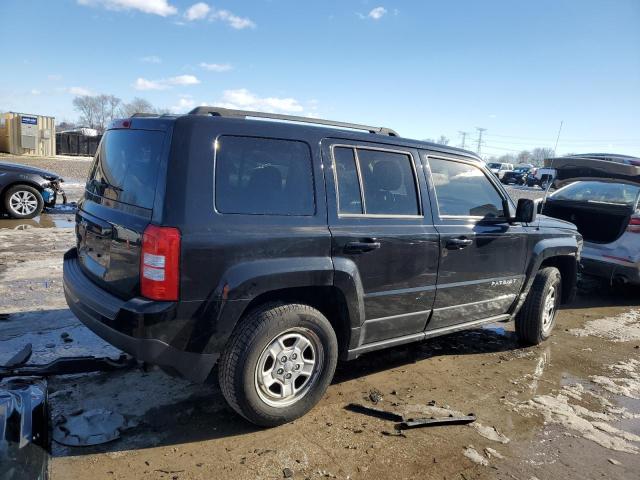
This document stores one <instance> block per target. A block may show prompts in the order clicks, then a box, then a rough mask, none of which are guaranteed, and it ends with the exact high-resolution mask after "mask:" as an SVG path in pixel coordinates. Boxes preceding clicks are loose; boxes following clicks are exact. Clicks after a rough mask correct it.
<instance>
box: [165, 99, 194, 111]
mask: <svg viewBox="0 0 640 480" xmlns="http://www.w3.org/2000/svg"><path fill="white" fill-rule="evenodd" d="M195 105H196V102H194V101H193V98H191V96H189V95H183V96H181V97H180V100H178V104H177V105H174V106H172V107H171V109H170V110H171V111H172V112H173V113H186V112H188V111H189V110H191V109H193V107H194V106H195Z"/></svg>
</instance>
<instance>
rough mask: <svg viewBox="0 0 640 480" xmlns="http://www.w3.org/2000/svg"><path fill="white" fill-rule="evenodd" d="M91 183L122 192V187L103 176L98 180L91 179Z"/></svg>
mask: <svg viewBox="0 0 640 480" xmlns="http://www.w3.org/2000/svg"><path fill="white" fill-rule="evenodd" d="M91 184H92V185H93V186H96V185H99V186H101V187H102V188H103V189H107V188H110V189H111V190H115V191H116V192H122V188H120V187H117V186H116V185H113V184H112V183H109V182H107V181H106V180H105V179H104V178H101V179H100V180H96V179H95V178H94V179H93V180H91Z"/></svg>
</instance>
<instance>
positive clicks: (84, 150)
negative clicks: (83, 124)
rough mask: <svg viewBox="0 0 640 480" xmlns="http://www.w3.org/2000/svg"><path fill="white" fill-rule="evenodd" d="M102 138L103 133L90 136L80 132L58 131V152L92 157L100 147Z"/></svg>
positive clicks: (59, 153)
mask: <svg viewBox="0 0 640 480" xmlns="http://www.w3.org/2000/svg"><path fill="white" fill-rule="evenodd" d="M101 138H102V135H98V136H97V137H88V136H86V135H82V134H78V133H56V153H57V154H58V155H84V156H90V157H92V156H93V155H95V153H96V150H97V149H98V144H99V143H100V139H101Z"/></svg>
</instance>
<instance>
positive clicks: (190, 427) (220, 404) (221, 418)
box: [32, 280, 639, 456]
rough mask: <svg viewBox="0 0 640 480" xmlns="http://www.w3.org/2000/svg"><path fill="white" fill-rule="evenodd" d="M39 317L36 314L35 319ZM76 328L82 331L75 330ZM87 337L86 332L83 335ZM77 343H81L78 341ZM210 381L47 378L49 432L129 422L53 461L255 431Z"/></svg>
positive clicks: (490, 338)
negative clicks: (74, 423)
mask: <svg viewBox="0 0 640 480" xmlns="http://www.w3.org/2000/svg"><path fill="white" fill-rule="evenodd" d="M595 293H597V294H595ZM637 298H639V297H638V296H637V295H636V294H634V293H633V292H631V293H627V292H616V291H613V292H612V291H610V290H608V289H603V288H602V285H601V284H599V283H596V284H593V283H590V282H584V281H583V280H581V285H580V288H579V291H578V298H577V299H576V302H575V303H574V304H572V308H587V307H589V306H591V307H592V306H594V305H598V306H625V305H637V304H638V301H637ZM57 312H58V313H61V311H57ZM42 313H43V312H38V314H39V315H42ZM52 313H54V312H52ZM50 326H51V325H50ZM64 328H67V329H68V328H70V327H69V326H67V327H64ZM78 328H82V329H83V328H84V327H82V325H80V324H79V325H78ZM32 333H34V332H32ZM87 333H90V332H89V331H88V330H87ZM75 336H77V337H80V335H79V334H75ZM43 340H44V339H43ZM521 349H522V347H521V345H520V344H519V343H518V341H517V338H516V335H515V333H514V332H513V328H512V324H503V323H499V324H493V325H489V326H485V327H483V328H477V329H473V330H468V331H463V332H458V333H453V334H450V335H446V336H443V337H438V338H434V339H429V340H426V341H424V342H420V343H414V344H409V345H404V346H398V347H393V348H389V349H385V350H380V351H377V352H371V353H368V354H365V355H362V356H361V357H360V358H358V359H357V360H354V361H352V362H348V363H347V362H341V363H339V365H338V368H337V371H336V374H335V378H334V380H333V384H334V385H338V384H341V383H343V382H348V381H351V380H354V379H357V378H361V377H366V376H369V375H373V374H375V373H378V372H382V371H387V370H391V369H394V368H402V367H406V366H408V365H411V364H413V363H416V362H421V361H425V360H429V359H432V358H438V357H443V356H452V355H474V354H487V353H504V354H505V355H508V354H509V353H508V352H514V354H516V352H518V351H521ZM216 378H217V375H216V372H215V371H214V372H213V373H212V375H211V380H210V381H209V382H207V383H206V384H204V385H196V384H192V383H189V382H187V381H186V380H184V379H180V378H174V377H170V376H169V375H167V374H166V373H164V372H162V371H160V370H159V369H158V368H134V369H131V370H126V371H117V372H98V373H93V374H84V375H73V376H59V377H51V378H50V379H49V385H50V394H51V405H52V420H53V425H54V426H55V424H56V422H57V421H58V420H59V419H60V418H61V417H62V416H68V415H70V414H72V413H73V412H74V411H75V412H77V411H80V410H83V409H84V410H89V409H95V408H105V409H108V410H113V411H115V412H117V413H121V414H122V415H123V416H124V417H125V418H126V420H127V426H126V428H125V429H123V431H122V435H121V438H120V439H118V440H116V441H113V442H110V443H106V444H102V445H97V446H91V447H65V446H62V445H59V444H56V443H54V444H53V445H52V451H53V455H54V456H74V455H87V454H95V453H116V452H122V451H127V450H141V449H147V448H154V447H159V446H171V445H180V444H184V443H191V442H198V441H205V440H215V439H219V438H227V437H233V436H237V435H244V434H247V433H252V432H256V431H258V430H259V428H257V427H255V426H254V425H252V424H250V423H249V422H247V421H245V420H244V419H242V418H240V417H239V416H238V415H237V414H236V413H235V412H234V411H232V410H231V408H229V407H228V406H227V404H226V402H225V400H224V397H223V396H222V393H221V392H220V389H219V387H218V385H217V382H216V380H215V379H216Z"/></svg>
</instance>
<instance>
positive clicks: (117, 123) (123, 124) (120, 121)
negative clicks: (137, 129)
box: [109, 118, 131, 130]
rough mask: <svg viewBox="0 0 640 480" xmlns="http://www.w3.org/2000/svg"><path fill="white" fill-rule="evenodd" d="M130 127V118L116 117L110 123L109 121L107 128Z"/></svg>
mask: <svg viewBox="0 0 640 480" xmlns="http://www.w3.org/2000/svg"><path fill="white" fill-rule="evenodd" d="M130 127H131V120H129V119H128V118H127V119H124V120H123V119H120V118H117V119H115V120H112V121H111V123H109V130H111V129H114V128H130Z"/></svg>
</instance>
